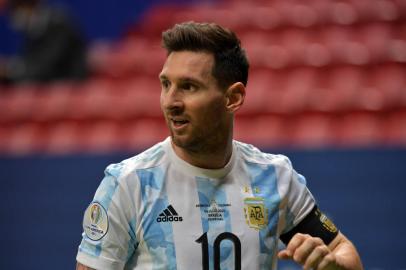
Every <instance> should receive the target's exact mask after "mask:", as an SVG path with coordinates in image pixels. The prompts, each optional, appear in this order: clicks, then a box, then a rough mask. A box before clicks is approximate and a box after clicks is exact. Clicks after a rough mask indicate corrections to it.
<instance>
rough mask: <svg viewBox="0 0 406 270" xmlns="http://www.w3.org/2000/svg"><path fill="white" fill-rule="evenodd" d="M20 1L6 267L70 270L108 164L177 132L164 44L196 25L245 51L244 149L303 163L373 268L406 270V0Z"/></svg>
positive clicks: (8, 73)
mask: <svg viewBox="0 0 406 270" xmlns="http://www.w3.org/2000/svg"><path fill="white" fill-rule="evenodd" d="M11 2H12V4H10V2H8V1H7V0H0V79H1V84H0V185H1V188H0V231H1V240H2V245H1V246H0V254H1V255H0V269H50V268H51V267H52V268H55V266H56V268H58V269H74V267H75V256H76V252H77V247H78V245H79V243H80V240H81V232H82V228H81V225H82V215H83V212H84V210H85V208H86V207H87V205H88V203H90V201H91V200H92V197H93V194H94V192H95V190H96V188H97V186H98V184H99V182H100V180H101V179H102V177H103V170H104V168H105V167H106V166H107V165H108V164H110V163H115V162H119V161H120V160H122V159H124V158H127V157H130V156H132V155H135V154H137V153H139V152H140V151H142V150H144V149H145V148H147V147H149V146H151V145H153V144H154V143H156V142H158V141H160V140H162V139H164V138H165V137H166V136H167V135H168V133H167V131H166V127H165V125H164V121H163V118H162V116H161V112H160V109H159V94H160V86H159V81H158V79H157V76H158V73H159V71H160V69H161V66H162V64H163V62H164V59H165V53H164V51H163V50H162V49H161V48H160V37H161V32H162V30H164V29H167V28H169V27H171V26H172V25H173V24H174V23H176V22H182V21H187V20H194V21H213V22H217V23H220V24H222V25H224V26H227V27H229V28H231V29H233V30H234V31H235V32H237V34H238V35H239V36H240V38H241V40H242V44H243V46H244V47H245V48H246V50H247V53H248V56H249V60H250V63H251V70H250V79H249V82H248V89H247V90H248V94H247V99H246V104H245V105H244V108H243V109H242V110H241V111H240V112H239V113H238V114H237V119H236V127H235V128H236V130H235V137H236V139H238V140H242V141H245V142H249V143H253V144H255V145H257V146H259V147H260V148H261V149H262V150H264V151H268V152H272V153H282V154H285V155H288V156H289V157H290V158H291V160H292V162H293V165H294V167H295V168H296V169H297V170H298V171H299V172H300V173H302V174H304V175H305V176H306V178H307V181H308V185H309V187H310V189H311V190H312V192H313V193H314V195H315V197H316V198H317V200H318V203H319V204H320V206H321V208H322V209H323V210H324V211H325V212H326V213H327V214H329V215H330V216H331V218H332V219H333V221H334V222H335V223H336V224H337V225H338V226H339V228H340V229H341V230H342V231H343V232H344V234H346V235H347V236H348V237H349V238H350V239H352V240H353V242H354V243H355V245H356V246H357V247H358V250H359V252H360V254H361V257H362V259H363V262H364V266H365V269H368V270H405V269H406V256H405V254H406V249H405V247H404V243H405V241H406V236H405V234H404V228H406V217H405V215H406V197H405V195H404V193H405V190H406V0H334V1H333V0H330V1H327V0H309V1H288V0H272V1H271V0H255V1H244V0H223V1H220V0H218V1H214V0H212V1H197V0H195V1H190V0H189V1H162V0H161V1H158V0H155V1H129V0H121V1H106V0H99V1H92V0H88V1H81V0H65V1H62V0H59V1H57V0H54V1H47V2H42V3H38V2H37V1H35V0H19V1H18V0H14V1H11ZM27 3H29V4H27ZM21 6H23V8H19V7H21ZM43 60H44V61H43ZM40 67H41V68H40ZM72 70H73V71H78V70H80V71H81V72H79V73H75V72H74V73H72V72H71V71H72ZM279 269H281V270H293V269H300V268H298V267H297V266H296V265H294V264H289V263H285V262H282V263H281V264H280V265H279Z"/></svg>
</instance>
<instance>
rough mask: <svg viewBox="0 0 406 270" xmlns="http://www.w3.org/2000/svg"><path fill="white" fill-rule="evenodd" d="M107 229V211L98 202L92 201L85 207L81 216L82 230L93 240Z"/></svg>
mask: <svg viewBox="0 0 406 270" xmlns="http://www.w3.org/2000/svg"><path fill="white" fill-rule="evenodd" d="M108 229H109V218H108V216H107V211H106V209H104V207H103V206H102V205H101V204H100V203H98V202H93V203H91V204H90V205H89V207H88V208H87V209H86V212H85V216H84V218H83V230H84V232H85V234H86V235H87V237H89V238H90V239H91V240H93V241H98V240H100V239H102V238H103V237H104V236H105V235H106V233H107V230H108Z"/></svg>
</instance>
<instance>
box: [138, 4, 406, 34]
mask: <svg viewBox="0 0 406 270" xmlns="http://www.w3.org/2000/svg"><path fill="white" fill-rule="evenodd" d="M405 17H406V4H405V3H404V1H403V0H398V1H388V0H360V1H324V0H318V1H301V2H297V1H249V2H247V1H223V4H218V3H215V4H214V3H212V2H209V3H205V4H199V5H189V6H186V7H185V6H179V5H165V6H157V7H155V8H153V9H151V10H150V11H148V12H147V13H146V15H145V16H144V18H143V20H142V25H141V27H139V26H138V25H137V26H136V28H137V29H138V30H140V31H142V33H143V34H146V35H156V34H157V33H158V34H159V33H160V32H161V31H163V30H164V29H166V28H168V27H170V26H171V25H172V24H174V23H177V22H182V21H190V20H194V21H214V22H218V23H220V24H222V25H225V26H228V27H230V28H232V29H234V30H245V29H256V28H257V29H264V30H270V29H276V28H281V27H292V26H293V27H302V28H307V27H314V26H318V25H326V24H331V25H354V24H359V23H369V22H391V21H401V20H404V19H405Z"/></svg>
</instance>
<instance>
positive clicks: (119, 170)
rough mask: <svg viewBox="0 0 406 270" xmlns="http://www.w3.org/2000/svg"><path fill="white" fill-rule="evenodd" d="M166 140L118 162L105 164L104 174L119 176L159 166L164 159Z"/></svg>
mask: <svg viewBox="0 0 406 270" xmlns="http://www.w3.org/2000/svg"><path fill="white" fill-rule="evenodd" d="M166 144H167V141H162V142H159V143H157V144H155V145H154V146H152V147H150V148H148V149H147V150H145V151H143V152H141V153H139V154H137V155H135V156H132V157H130V158H127V159H124V160H122V161H121V162H119V163H113V164H110V165H109V166H107V168H106V174H110V175H112V176H114V177H120V176H122V175H123V174H128V173H131V172H134V171H136V170H142V169H148V168H154V167H157V166H160V165H161V164H162V163H163V161H164V160H165V156H166V152H167V150H166Z"/></svg>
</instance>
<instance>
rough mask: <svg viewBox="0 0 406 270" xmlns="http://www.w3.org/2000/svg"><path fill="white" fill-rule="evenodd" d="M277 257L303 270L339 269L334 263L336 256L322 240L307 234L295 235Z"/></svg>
mask: <svg viewBox="0 0 406 270" xmlns="http://www.w3.org/2000/svg"><path fill="white" fill-rule="evenodd" d="M278 257H279V259H290V260H293V261H295V262H296V263H298V264H300V265H302V266H303V269H304V270H310V269H314V270H335V269H341V268H339V267H338V265H337V263H336V256H335V255H334V253H333V252H332V251H331V250H330V248H329V247H327V246H326V245H325V244H324V242H323V240H321V239H320V238H316V237H312V236H310V235H308V234H301V233H297V234H295V236H293V238H292V239H291V240H290V242H289V244H288V246H287V247H286V249H284V250H282V251H280V252H279V253H278Z"/></svg>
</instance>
